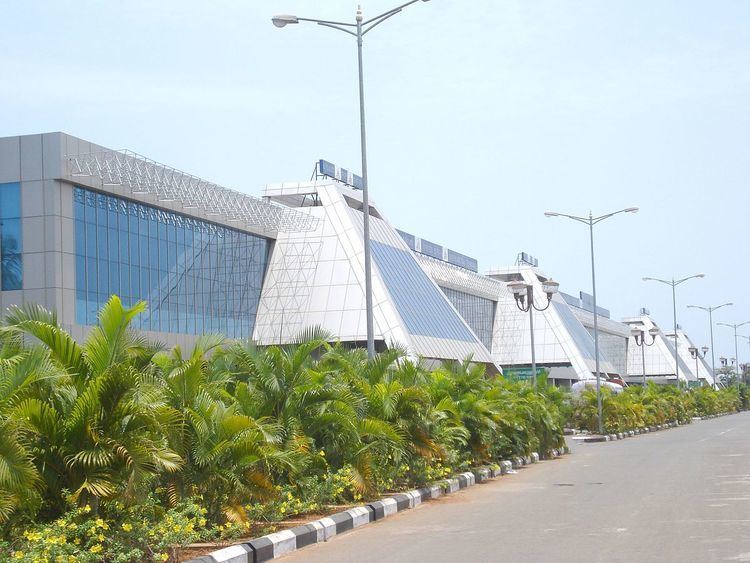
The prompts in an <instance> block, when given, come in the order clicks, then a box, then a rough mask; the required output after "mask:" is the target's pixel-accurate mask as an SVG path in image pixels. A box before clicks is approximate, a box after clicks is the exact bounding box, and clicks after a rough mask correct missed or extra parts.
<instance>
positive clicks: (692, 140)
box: [0, 0, 750, 362]
mask: <svg viewBox="0 0 750 563" xmlns="http://www.w3.org/2000/svg"><path fill="white" fill-rule="evenodd" d="M397 2H398V0H370V1H369V2H366V3H365V6H364V8H365V10H366V14H370V15H374V14H376V13H379V12H381V11H384V10H385V9H387V8H390V7H392V6H393V5H394V4H396V3H397ZM0 3H1V4H3V5H4V6H3V8H2V18H0V37H2V48H0V68H1V69H2V72H0V136H5V135H15V134H22V133H35V132H42V131H56V130H62V131H65V132H68V133H71V134H73V135H77V136H80V137H84V138H86V139H90V140H92V141H95V142H98V143H101V144H103V145H107V146H110V147H112V148H129V149H132V150H135V151H137V152H140V153H142V154H145V155H148V156H150V157H152V158H154V159H156V160H159V161H161V162H164V163H167V164H171V165H173V166H176V167H178V168H182V169H184V170H186V171H189V172H191V173H194V174H197V175H199V176H202V177H205V178H208V179H211V180H214V181H216V182H219V183H222V184H225V185H228V186H231V187H235V188H238V189H240V190H243V191H247V192H249V193H254V194H257V193H259V191H260V189H261V187H262V186H263V185H264V184H266V183H270V182H278V181H284V180H286V181H296V180H306V179H308V178H309V175H310V172H311V171H312V168H313V163H314V162H315V160H316V159H318V158H321V157H322V158H326V159H328V160H331V161H333V162H336V163H337V164H340V165H342V166H345V167H347V168H350V169H352V170H358V169H359V164H358V163H359V145H358V114H357V95H356V50H355V44H354V42H353V38H351V37H349V36H347V35H344V34H342V33H338V32H336V31H333V30H330V29H325V28H320V27H317V26H314V25H299V26H293V27H287V28H285V29H283V30H279V29H276V28H275V27H273V26H272V25H271V23H270V20H269V18H270V16H271V15H272V14H274V13H278V12H286V13H296V14H298V15H300V16H312V17H320V18H330V19H344V18H346V19H350V18H353V15H354V10H355V9H356V2H354V1H339V0H326V1H319V2H311V1H309V0H307V1H303V0H253V1H252V2H226V1H224V2H200V3H198V2H190V1H182V2H152V1H148V2H147V1H142V0H130V1H128V2H117V3H114V2H94V1H90V0H88V1H87V0H81V1H78V2H75V3H69V2H35V1H28V2H13V1H11V0H5V1H4V2H0ZM366 39H367V42H366V45H365V64H366V69H365V73H366V75H365V78H366V81H367V89H366V100H367V111H368V133H369V135H368V142H369V159H370V184H371V189H372V195H373V198H374V199H375V201H376V202H377V203H378V204H379V206H380V207H381V208H382V209H383V210H384V212H385V213H386V214H387V216H388V217H389V218H390V220H391V221H392V222H393V223H394V224H395V225H397V226H398V227H400V228H403V229H405V230H408V231H410V232H413V233H415V234H417V235H420V236H422V237H424V238H428V239H431V240H434V241H435V242H439V243H442V244H445V245H447V246H449V247H451V248H454V249H455V250H458V251H460V252H464V253H467V254H470V255H473V256H475V257H477V258H478V259H479V260H480V268H482V269H484V268H488V267H490V266H492V265H504V264H510V263H512V262H513V261H514V259H515V256H516V253H517V252H519V251H521V250H523V251H527V252H530V253H532V254H534V255H535V256H537V257H538V258H539V260H540V265H541V266H542V267H543V268H544V269H545V270H546V271H547V272H548V273H550V274H552V275H553V276H554V277H555V278H556V279H559V281H560V282H561V289H562V290H563V291H567V292H569V293H573V294H575V293H576V292H577V291H578V290H579V289H583V290H589V289H590V283H591V282H590V271H589V268H588V265H589V262H588V246H587V244H588V240H587V233H586V232H585V227H584V226H583V225H578V224H574V223H572V222H565V221H562V220H559V219H545V218H544V216H543V212H544V211H545V210H546V209H553V210H557V211H562V212H569V213H575V214H585V213H587V212H588V211H589V209H591V210H593V211H594V213H600V212H606V211H610V210H614V209H617V208H620V207H627V206H631V205H635V206H639V207H640V208H641V212H640V213H639V214H637V215H623V216H619V217H617V218H614V219H612V220H610V221H608V222H605V223H602V224H601V225H600V227H599V229H598V231H597V237H598V238H597V251H598V261H597V264H598V271H597V275H598V289H599V297H600V299H599V300H600V304H601V305H603V306H605V307H608V308H610V309H611V310H612V312H613V316H615V317H620V316H623V315H629V314H632V313H635V312H637V311H638V309H639V308H640V307H642V306H645V307H648V308H650V309H651V312H652V313H653V315H654V316H655V318H656V320H657V322H659V323H660V324H661V325H662V326H664V327H669V326H671V322H672V321H671V319H672V309H671V295H670V291H669V288H668V287H666V286H661V285H656V284H653V285H652V284H647V283H644V282H642V281H641V277H642V276H644V275H649V276H655V277H671V276H672V275H674V276H676V277H681V276H685V275H689V274H692V273H696V272H701V271H703V272H705V273H706V274H707V277H706V278H705V279H703V280H694V281H690V282H688V283H687V284H685V285H683V286H681V287H680V290H679V294H678V317H679V321H680V323H681V324H682V325H683V326H684V327H685V329H686V330H687V331H688V333H689V334H690V335H692V336H693V339H694V340H695V341H696V344H697V345H698V346H701V345H703V344H708V342H709V341H708V318H707V315H704V314H703V313H702V312H700V311H693V310H687V309H685V305H686V304H688V303H697V304H708V303H713V304H717V303H720V302H723V301H728V300H733V301H735V303H736V305H735V307H734V308H732V309H723V310H722V311H720V312H718V313H717V314H716V319H715V320H717V321H729V322H741V321H745V320H750V307H749V306H748V304H747V303H748V300H747V291H748V281H747V280H748V275H749V273H750V272H748V261H749V259H750V253H749V252H748V243H749V242H750V236H748V231H747V220H748V212H749V211H750V196H749V195H748V194H749V193H750V192H749V191H748V178H749V177H750V158H749V157H748V148H749V147H750V106H749V104H748V100H750V2H747V1H743V0H736V1H708V0H706V1H689V0H674V1H665V0H623V1H597V2H595V1H593V0H592V1H587V2H584V1H535V2H532V1H521V0H513V1H510V0H508V1H492V2H490V1H480V0H476V1H472V2H466V1H461V2H459V1H457V0H453V1H449V0H432V1H431V2H429V3H426V4H423V3H417V4H415V5H413V6H411V7H409V8H408V9H407V10H405V11H404V13H402V14H399V15H397V16H396V17H394V18H392V19H391V20H389V21H388V22H387V23H384V24H383V25H382V26H381V27H379V28H377V29H376V30H375V31H373V32H372V34H370V35H368V36H367V38H366ZM743 224H744V227H743ZM730 332H731V331H730V330H729V329H724V328H722V327H718V328H717V329H716V331H715V333H716V335H717V337H718V338H717V340H716V344H717V345H716V356H717V358H718V357H719V356H721V355H724V356H733V355H734V344H733V339H732V338H731V336H730ZM744 333H745V334H750V330H746V331H744ZM740 346H741V349H740V359H741V361H743V362H744V361H747V360H748V357H750V352H749V351H748V345H747V342H746V341H741V342H740ZM717 362H718V359H717Z"/></svg>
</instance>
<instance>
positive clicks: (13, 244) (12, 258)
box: [0, 182, 23, 291]
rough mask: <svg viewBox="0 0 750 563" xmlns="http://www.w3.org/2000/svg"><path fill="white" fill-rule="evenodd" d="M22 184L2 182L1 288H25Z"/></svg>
mask: <svg viewBox="0 0 750 563" xmlns="http://www.w3.org/2000/svg"><path fill="white" fill-rule="evenodd" d="M22 251H23V247H22V244H21V184H19V183H18V182H13V183H9V184H0V289H2V290H3V291H12V290H17V289H23V256H22V254H21V252H22Z"/></svg>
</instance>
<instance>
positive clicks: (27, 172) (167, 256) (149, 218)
mask: <svg viewBox="0 0 750 563" xmlns="http://www.w3.org/2000/svg"><path fill="white" fill-rule="evenodd" d="M317 172H318V173H317V174H316V177H315V178H313V179H312V180H311V181H309V182H303V183H285V184H278V185H269V186H266V188H265V189H264V190H263V192H262V194H261V196H260V197H252V196H250V195H247V194H245V193H242V192H239V191H236V190H232V189H229V188H226V187H222V186H219V185H217V184H214V183H212V182H209V181H206V180H203V179H201V178H198V177H196V176H193V175H191V174H188V173H185V172H181V171H179V170H176V169H174V168H171V167H169V166H165V165H162V164H159V163H157V162H154V161H152V160H150V159H148V158H146V157H143V156H141V155H139V154H136V153H133V152H129V151H114V150H110V149H108V148H106V147H102V146H99V145H96V144H93V143H90V142H88V141H84V140H82V139H78V138H75V137H72V136H70V135H67V134H64V133H47V134H39V135H25V136H20V137H6V138H0V256H1V257H2V262H1V265H2V268H1V273H2V276H1V278H0V280H1V282H2V283H1V285H0V290H1V291H0V310H2V311H5V309H6V308H7V307H9V306H11V305H17V304H21V303H23V302H36V303H40V304H42V305H44V306H45V307H47V308H48V309H52V310H55V311H57V313H58V319H59V321H60V323H61V324H62V325H63V327H64V328H65V329H66V330H68V331H69V332H70V333H71V334H72V335H73V336H74V337H75V338H83V337H84V336H85V334H86V333H87V331H88V329H89V327H91V326H92V325H94V324H96V314H97V311H98V310H99V309H100V308H101V306H102V305H103V304H104V303H105V302H106V301H107V299H109V297H110V296H111V295H112V294H117V295H119V296H120V297H121V298H122V300H123V302H124V303H125V304H126V305H132V304H133V303H135V302H136V301H138V300H145V301H147V302H148V306H149V307H148V311H147V312H146V313H145V314H143V315H141V316H140V317H139V318H138V319H137V321H136V328H137V329H139V330H141V331H143V332H144V333H146V334H147V335H148V336H149V337H151V338H154V339H156V340H158V341H160V342H163V343H165V344H167V345H175V344H179V345H181V346H183V347H189V346H191V344H192V342H193V341H194V340H195V338H196V336H197V335H200V334H204V333H221V334H225V335H227V336H228V337H230V338H237V339H252V340H253V341H255V342H257V343H258V344H260V345H270V344H284V343H289V342H292V341H293V340H294V339H295V337H296V336H297V335H298V334H299V333H300V331H302V330H303V329H305V328H309V327H312V326H320V327H322V328H324V329H326V330H327V331H329V332H330V333H331V334H332V335H333V337H334V338H336V339H338V340H341V341H343V342H347V343H351V344H353V345H363V344H364V342H365V341H366V338H367V335H366V323H365V293H364V286H365V281H364V250H363V248H364V239H363V229H362V224H363V215H362V205H363V204H362V195H361V190H360V189H358V188H359V186H360V184H359V182H360V181H361V180H360V179H359V178H358V177H357V176H355V175H353V174H352V173H351V172H348V171H346V170H341V169H339V168H336V167H334V166H333V165H331V164H329V163H327V162H325V161H320V163H319V164H318V167H317ZM370 214H371V250H372V259H373V304H374V325H375V340H376V348H378V349H384V348H386V347H388V346H393V345H399V346H402V347H405V348H406V349H407V350H408V352H409V354H410V355H411V356H413V357H415V358H416V357H422V358H425V359H428V360H446V359H456V360H460V359H464V358H466V357H468V356H471V357H472V358H473V359H474V360H475V361H477V362H482V363H484V364H486V365H487V366H488V367H490V369H492V370H498V371H501V370H503V369H505V370H506V371H509V372H517V373H523V371H524V370H525V369H526V370H528V368H529V367H530V365H531V348H530V335H529V325H528V314H527V313H523V312H522V311H520V310H518V308H517V307H516V304H515V301H514V298H513V295H512V293H511V292H510V291H509V290H508V288H507V283H508V282H509V281H514V280H524V281H526V283H529V284H532V285H533V286H534V287H535V289H536V291H537V292H538V293H539V294H540V295H541V294H542V290H541V284H542V283H543V282H544V281H545V280H546V279H548V277H547V275H546V274H545V273H544V272H542V271H541V270H539V268H538V267H535V266H533V265H529V264H519V265H517V266H514V267H512V268H504V269H496V270H493V271H491V272H489V273H488V274H486V275H484V274H480V273H479V271H478V264H477V261H476V260H474V259H473V258H471V257H469V256H466V255H464V254H461V253H459V252H456V251H454V250H452V249H449V248H447V247H444V246H442V245H439V244H436V243H434V242H431V241H428V240H424V239H421V238H419V237H418V236H415V235H412V234H409V233H408V232H406V231H402V230H399V229H396V228H395V227H394V226H393V225H391V224H390V223H389V222H388V220H387V218H386V217H385V216H384V214H383V212H382V210H380V209H379V208H378V207H377V205H376V204H374V203H372V202H371V203H370ZM407 230H408V229H407ZM594 314H597V315H598V321H599V327H600V369H601V371H602V373H606V374H608V375H610V376H619V377H622V378H627V377H628V375H629V371H630V370H631V368H632V369H636V368H637V367H638V366H635V364H634V362H635V361H636V356H635V355H634V351H633V348H634V346H633V343H632V337H631V336H630V329H631V326H630V324H628V322H625V323H620V322H617V321H614V320H612V319H610V318H609V313H608V312H607V311H605V310H603V309H600V310H598V311H597V312H596V313H595V312H594V311H593V308H592V307H591V305H590V298H589V297H588V296H587V295H586V294H583V293H581V294H580V297H573V296H571V295H567V294H562V293H561V294H557V295H555V296H553V299H552V303H551V304H550V307H549V308H548V309H547V310H545V311H543V312H540V313H535V315H536V317H535V341H536V346H535V349H536V351H537V362H538V365H539V366H540V367H544V368H545V369H547V370H549V372H550V377H552V378H553V379H554V380H555V382H556V383H558V384H561V385H569V384H570V383H572V382H574V381H577V380H580V379H589V378H592V377H593V373H594V372H595V357H594V342H593V336H592V320H593V315H594ZM629 322H630V323H633V322H635V321H634V320H632V319H631V320H629ZM638 357H640V356H638ZM688 364H689V362H685V369H686V374H687V373H688V372H689V367H688ZM660 365H661V364H660ZM704 368H705V365H704ZM660 375H664V378H663V380H664V382H667V378H668V377H667V375H666V374H660ZM702 375H703V376H705V375H706V374H705V373H704V374H702ZM709 375H710V374H709ZM656 379H659V378H656Z"/></svg>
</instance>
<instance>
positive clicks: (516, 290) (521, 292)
mask: <svg viewBox="0 0 750 563" xmlns="http://www.w3.org/2000/svg"><path fill="white" fill-rule="evenodd" d="M528 287H529V286H528V284H527V283H526V282H525V281H512V282H510V283H508V289H510V290H511V291H512V292H513V297H515V298H516V299H520V298H522V297H524V296H525V295H526V291H527V288H528Z"/></svg>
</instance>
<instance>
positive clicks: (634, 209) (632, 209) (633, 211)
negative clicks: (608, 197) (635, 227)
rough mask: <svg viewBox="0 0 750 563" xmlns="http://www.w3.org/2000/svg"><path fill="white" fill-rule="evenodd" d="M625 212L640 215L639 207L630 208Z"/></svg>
mask: <svg viewBox="0 0 750 563" xmlns="http://www.w3.org/2000/svg"><path fill="white" fill-rule="evenodd" d="M624 211H625V213H638V208H637V207H628V208H627V209H625V210H624Z"/></svg>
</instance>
